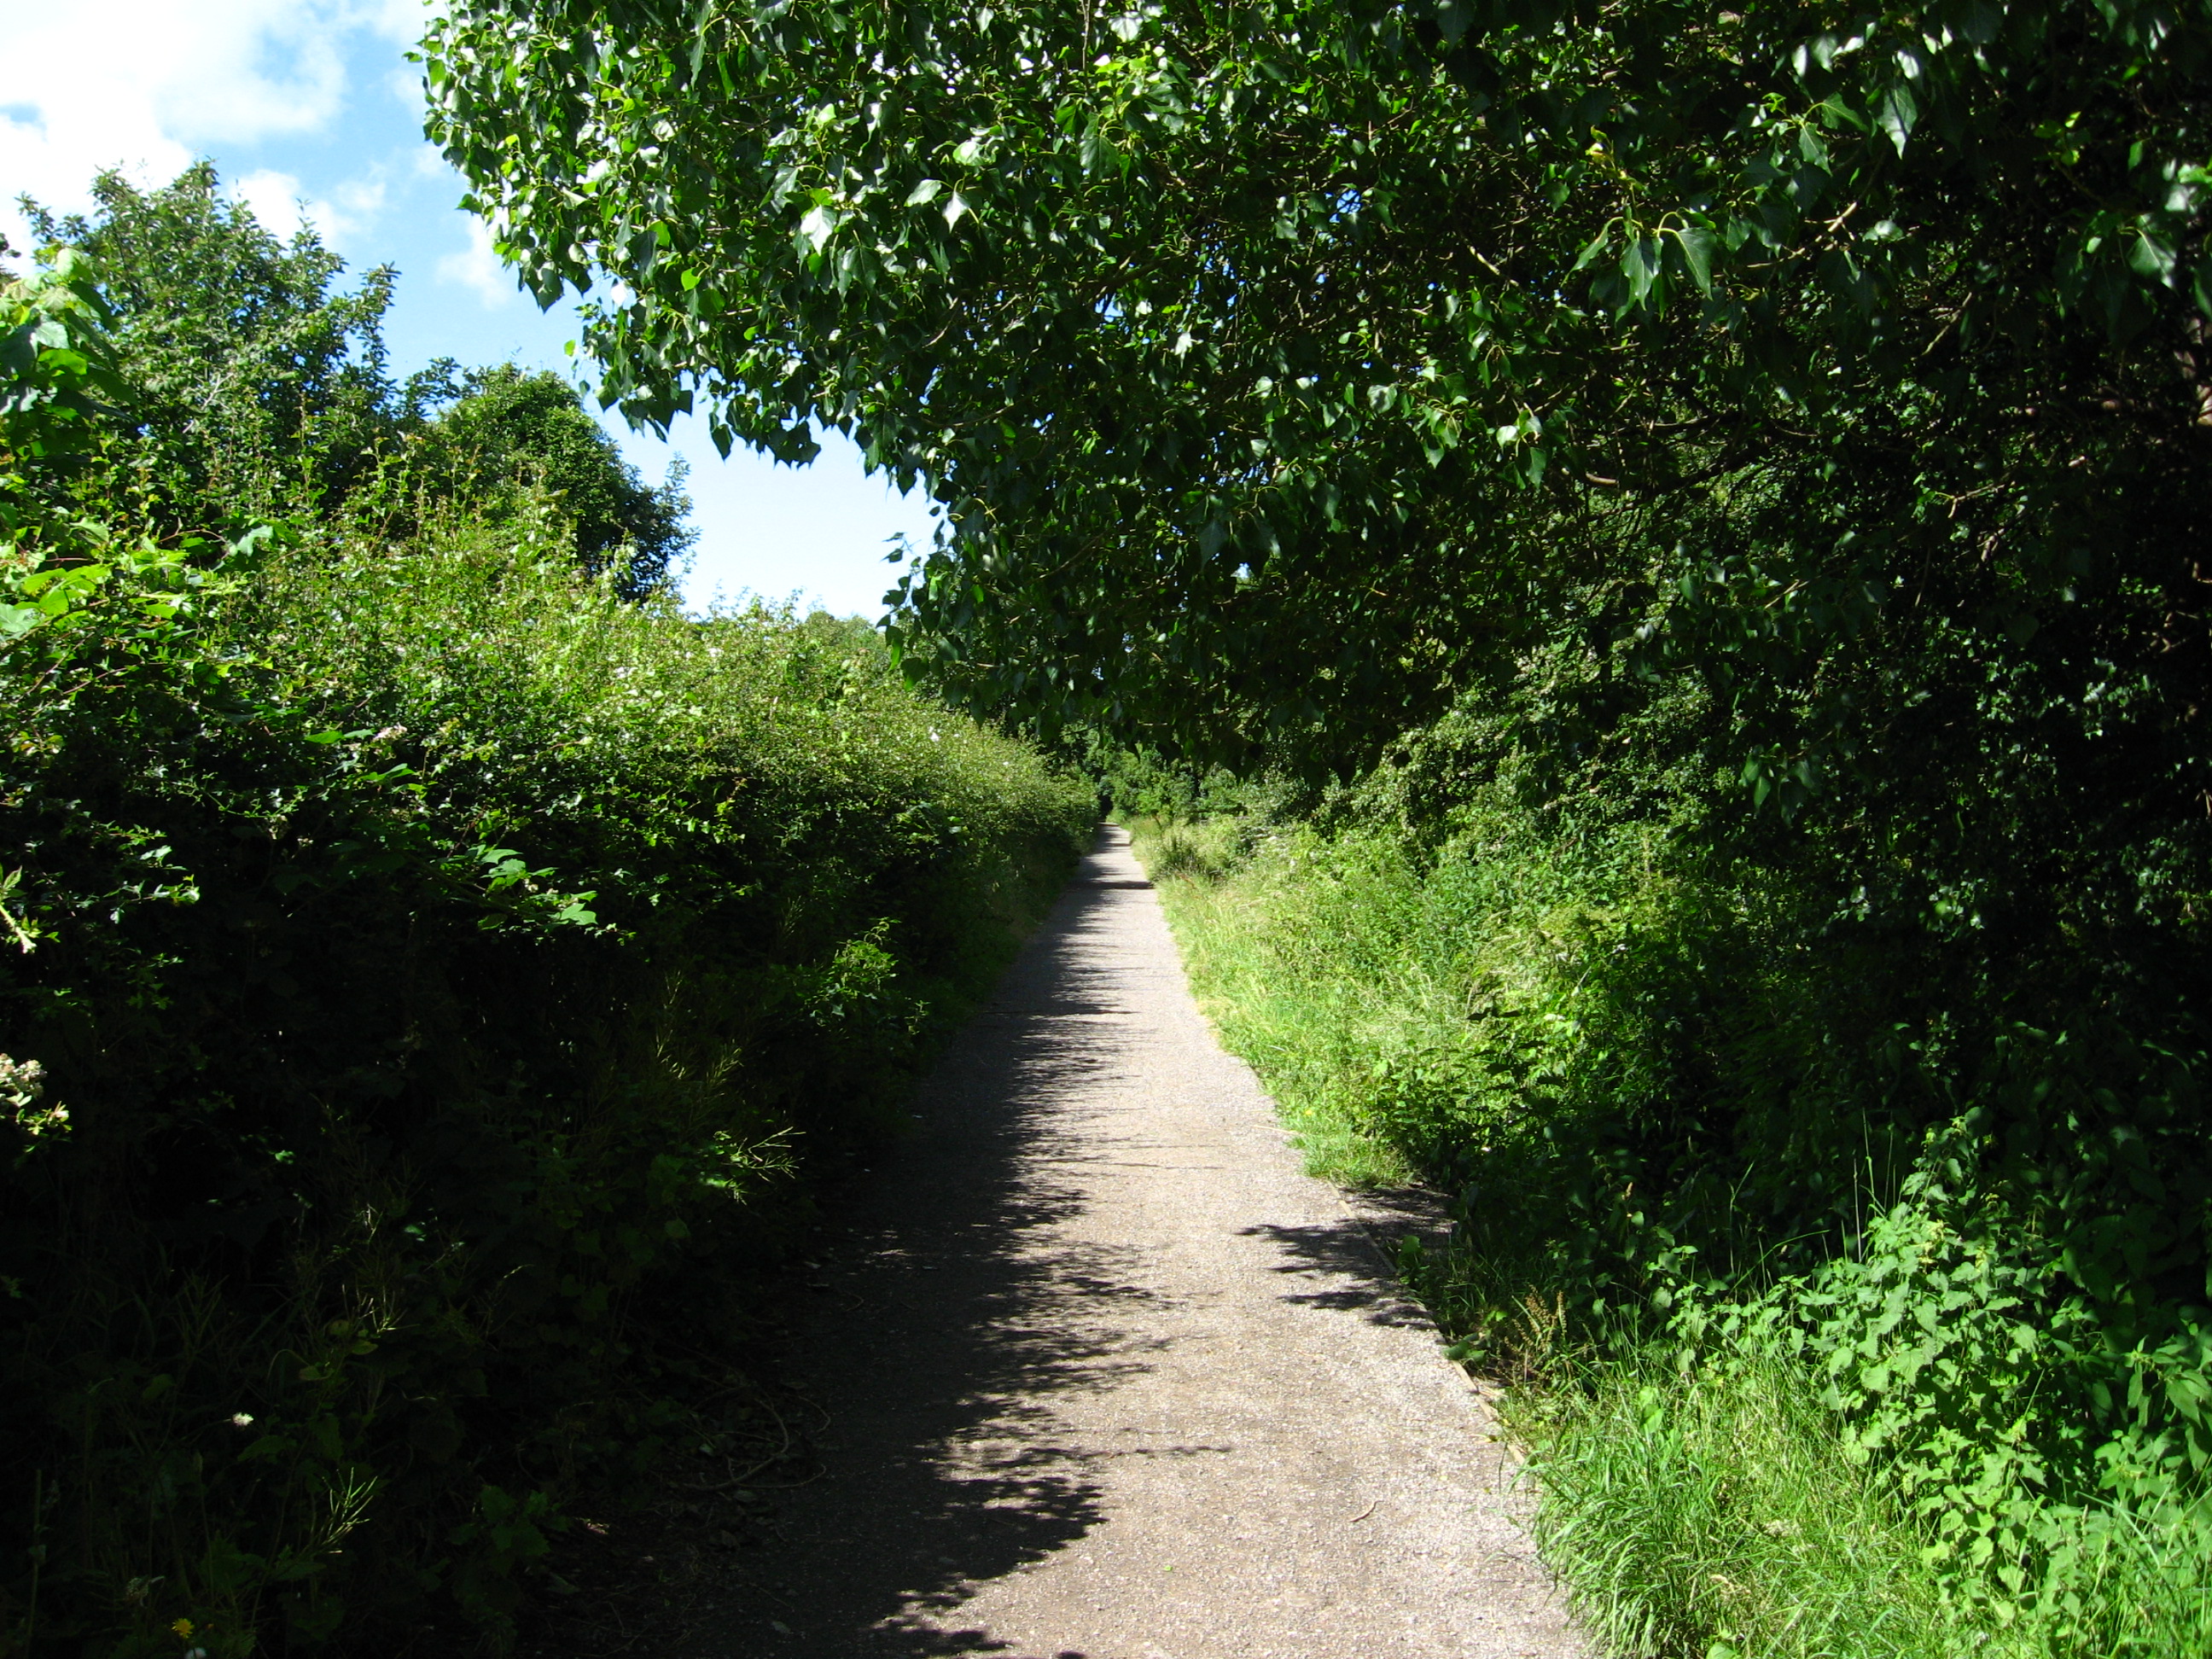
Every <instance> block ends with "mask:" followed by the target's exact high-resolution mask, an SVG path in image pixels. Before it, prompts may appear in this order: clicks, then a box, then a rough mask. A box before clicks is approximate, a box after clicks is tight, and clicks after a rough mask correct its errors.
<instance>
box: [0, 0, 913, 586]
mask: <svg viewBox="0 0 2212 1659" xmlns="http://www.w3.org/2000/svg"><path fill="white" fill-rule="evenodd" d="M425 15H426V14H425V10H424V8H423V7H422V5H421V4H420V3H417V0H76V3H75V4H73V5H68V4H57V3H54V0H0V40H6V41H7V42H8V43H9V44H8V49H7V51H6V52H4V53H0V201H4V203H5V207H4V208H0V231H4V232H5V233H6V234H7V235H8V236H9V240H11V241H13V242H15V245H16V246H18V247H21V246H24V244H25V242H26V240H27V238H26V235H25V233H24V230H23V228H22V223H21V217H20V216H19V215H17V214H16V212H15V207H14V204H15V198H16V197H18V196H19V195H21V194H23V193H26V192H27V193H29V194H30V195H32V196H33V197H37V198H38V199H39V200H40V201H41V202H43V203H45V204H46V205H47V206H49V207H52V208H57V209H61V210H69V209H72V208H77V207H81V206H82V205H84V204H85V201H86V187H87V185H88V184H89V183H90V182H91V179H92V176H93V174H94V173H95V172H96V171H97V170H98V169H100V167H106V166H121V167H123V168H124V169H125V171H126V172H128V173H131V175H132V176H133V177H134V178H136V179H138V180H139V181H141V182H142V183H148V184H152V183H158V182H161V181H162V180H164V179H168V178H171V177H173V176H174V175H175V174H176V173H178V172H179V170H181V169H182V168H183V167H185V165H187V164H188V163H189V162H191V161H192V160H193V159H195V158H196V157H198V156H207V157H210V158H211V159H212V160H213V161H215V162H216V166H217V167H219V168H220V169H221V171H222V176H223V178H224V179H225V180H226V181H227V182H228V185H229V186H230V187H231V189H232V190H233V191H234V193H236V194H237V195H239V196H240V197H242V198H243V199H245V200H246V201H247V202H249V203H251V204H252V206H253V208H254V210H255V212H256V213H257V214H258V215H259V216H260V217H261V218H262V220H263V221H264V222H265V223H267V224H269V225H270V226H271V227H272V228H276V229H279V230H286V231H289V229H291V228H294V227H295V226H296V225H297V224H298V223H299V222H301V218H302V217H303V216H304V217H305V218H306V219H307V221H308V222H312V223H313V225H314V226H315V227H316V228H318V229H319V231H320V232H321V234H322V235H323V237H324V239H325V241H327V242H328V243H329V244H330V245H331V246H332V247H333V248H335V249H336V250H337V252H339V253H340V254H342V255H343V256H344V258H346V260H347V261H348V263H349V264H350V265H351V266H352V267H353V268H354V269H355V270H367V269H368V268H369V267H370V266H373V265H377V264H394V265H397V266H398V268H399V271H400V280H399V289H398V303H397V304H396V306H395V307H393V310H392V315H391V317H390V318H389V319H388V321H387V325H386V341H387V343H389V344H390V346H391V348H392V365H393V368H395V370H397V371H398V372H399V373H401V374H404V373H406V372H408V371H409V370H411V369H414V368H419V367H421V366H422V364H423V363H425V362H428V361H429V360H430V359H431V358H433V357H436V356H450V357H456V358H459V360H460V361H461V362H464V363H489V362H507V361H510V360H511V361H513V362H520V363H523V364H525V365H527V366H530V367H533V368H558V369H561V370H562V371H563V372H564V373H571V374H573V373H574V372H575V370H576V365H575V364H574V362H572V361H571V360H570V359H569V357H568V356H567V355H566V353H565V352H564V349H563V348H564V346H565V345H566V343H568V341H570V340H573V339H574V338H575V337H576V336H577V334H578V332H579V330H578V328H577V326H576V323H575V319H574V314H573V313H572V312H571V311H570V309H569V308H568V307H566V306H563V307H559V308H556V310H555V311H553V312H550V313H542V312H540V311H539V310H538V307H537V306H536V305H535V304H534V303H533V302H532V301H530V300H528V299H527V298H526V297H525V296H524V295H521V294H520V292H519V291H518V290H517V289H516V288H515V285H514V283H513V279H512V278H511V277H510V276H508V275H507V273H506V272H505V271H504V270H502V269H501V267H500V264H499V262H498V260H497V259H496V258H495V257H494V255H493V254H492V252H491V250H490V247H489V243H488V241H487V240H486V239H485V237H484V234H483V230H482V228H481V227H480V226H478V225H477V224H476V222H474V221H473V220H472V219H471V217H470V216H468V215H466V214H464V213H462V212H461V211H459V209H457V208H456V207H455V206H454V204H455V203H456V202H457V201H458V200H459V197H460V195H461V192H462V188H463V187H462V184H461V180H460V177H459V174H457V173H454V172H453V169H452V168H451V167H447V165H446V164H445V162H444V161H443V160H442V159H441V157H440V156H439V155H437V153H436V152H435V150H433V149H431V148H430V147H429V146H428V144H427V143H424V142H423V138H422V120H421V113H420V103H421V95H422V94H421V90H420V84H419V80H418V75H417V71H416V68H415V66H414V65H413V64H410V63H408V62H407V56H406V54H407V52H408V48H409V46H410V43H411V42H412V40H413V39H414V38H415V36H416V34H417V33H419V32H420V30H421V27H422V19H423V17H424V16H425ZM585 372H586V373H588V372H589V370H588V366H586V369H585ZM607 424H608V429H609V431H611V432H612V433H613V434H614V435H616V437H617V440H618V441H620V442H621V444H622V446H623V451H624V453H627V454H628V455H629V459H631V461H632V462H633V463H635V465H637V467H638V469H639V470H640V471H641V472H643V473H644V474H645V475H646V476H647V478H648V479H651V480H653V481H655V482H657V481H658V480H659V478H660V477H662V476H663V475H664V474H665V472H666V471H667V468H668V464H669V460H670V458H671V456H672V455H675V454H679V453H680V454H682V455H683V456H684V457H685V458H686V459H688V460H689V461H690V464H691V478H690V485H689V488H690V492H691V495H692V497H693V500H694V501H695V502H696V506H695V508H694V511H693V515H692V517H693V522H694V523H695V524H696V526H697V527H698V529H699V532H700V538H699V547H698V550H697V555H696V559H695V561H694V564H693V568H692V571H691V574H690V578H689V580H687V582H686V584H685V589H684V592H685V597H686V599H688V600H689V601H690V603H691V604H693V605H695V606H697V605H704V604H705V603H706V602H707V601H708V599H710V598H711V597H712V596H713V594H714V592H716V591H717V590H720V592H722V593H723V594H725V595H726V596H728V597H731V598H734V597H736V596H737V595H738V594H739V593H740V592H755V593H759V594H763V595H765V596H767V597H769V598H771V599H781V598H785V597H787V596H790V595H793V594H799V595H803V596H805V599H806V600H807V601H808V602H810V603H818V604H822V605H827V606H828V607H829V609H831V610H834V611H839V612H841V613H850V612H858V613H860V614H862V615H866V616H868V617H875V616H876V615H878V613H879V612H880V611H881V609H882V606H881V605H880V603H879V600H880V597H881V595H882V593H883V592H884V588H885V587H886V586H889V585H890V580H892V579H893V578H894V577H895V576H896V574H897V571H896V567H895V566H892V565H889V564H886V563H884V554H885V553H886V552H888V551H890V549H889V548H888V547H887V546H886V542H887V539H888V538H890V537H892V536H893V535H895V534H899V533H904V534H905V535H907V536H908V537H911V538H913V539H914V540H915V543H916V544H921V545H926V544H927V541H928V538H929V533H930V518H929V513H928V510H927V504H926V503H925V502H924V501H923V500H922V498H921V496H920V495H915V496H912V497H910V498H906V499H902V498H900V497H898V496H897V495H894V494H893V493H892V492H891V491H890V489H888V488H887V487H886V486H885V484H884V483H882V482H881V481H880V480H878V479H872V478H870V477H867V476H866V473H865V472H864V471H862V469H861V466H860V457H859V455H858V453H857V452H855V451H854V449H853V448H852V447H851V446H850V445H849V444H848V443H846V442H845V441H843V440H842V439H840V438H837V437H836V435H834V434H831V435H829V439H828V441H826V442H825V445H824V449H823V456H822V459H820V460H818V461H817V462H816V463H815V464H814V465H812V466H811V467H805V468H793V467H782V466H778V465H775V464H774V463H772V462H770V461H769V460H767V459H765V458H763V457H761V456H758V455H755V454H753V453H750V452H740V453H738V454H737V455H734V456H732V458H731V459H730V460H728V461H727V462H725V461H724V460H722V459H721V458H720V456H718V455H717V454H715V453H714V446H713V445H712V444H711V443H710V442H708V440H707V435H706V433H705V431H704V429H703V428H702V427H701V426H700V425H699V423H698V422H694V421H690V420H689V419H686V420H684V421H683V422H679V424H678V428H677V429H676V430H675V431H674V432H673V433H671V441H670V442H668V443H662V442H660V441H657V440H655V439H653V438H651V437H649V436H644V435H639V434H635V433H633V432H631V431H629V428H627V427H626V426H624V425H623V423H622V422H620V421H619V420H617V419H610V420H609V421H608V423H607Z"/></svg>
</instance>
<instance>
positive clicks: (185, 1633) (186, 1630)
mask: <svg viewBox="0 0 2212 1659" xmlns="http://www.w3.org/2000/svg"><path fill="white" fill-rule="evenodd" d="M169 1628H170V1629H171V1630H173V1631H174V1632H177V1634H178V1635H179V1636H181V1637H183V1638H185V1640H186V1641H187V1642H189V1641H191V1639H192V1621H191V1620H189V1619H179V1620H177V1622H176V1623H175V1624H173V1625H172V1626H169Z"/></svg>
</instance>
